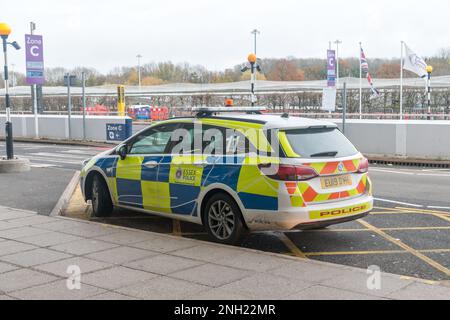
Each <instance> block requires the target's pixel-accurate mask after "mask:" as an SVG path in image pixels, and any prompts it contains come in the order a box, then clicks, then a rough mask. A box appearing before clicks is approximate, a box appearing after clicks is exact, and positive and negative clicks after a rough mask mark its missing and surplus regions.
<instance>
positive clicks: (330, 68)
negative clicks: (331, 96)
mask: <svg viewBox="0 0 450 320" xmlns="http://www.w3.org/2000/svg"><path fill="white" fill-rule="evenodd" d="M327 80H328V81H327V83H328V86H329V87H335V86H336V51H334V50H328V51H327Z"/></svg>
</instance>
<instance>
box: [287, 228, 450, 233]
mask: <svg viewBox="0 0 450 320" xmlns="http://www.w3.org/2000/svg"><path fill="white" fill-rule="evenodd" d="M379 229H380V230H382V231H415V230H416V231H420V230H450V227H402V228H379ZM368 231H371V230H370V229H324V230H304V231H302V232H312V233H320V232H368ZM287 233H295V232H287Z"/></svg>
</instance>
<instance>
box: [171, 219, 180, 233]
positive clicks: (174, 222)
mask: <svg viewBox="0 0 450 320" xmlns="http://www.w3.org/2000/svg"><path fill="white" fill-rule="evenodd" d="M172 233H173V234H174V235H175V236H181V224H180V221H178V220H172Z"/></svg>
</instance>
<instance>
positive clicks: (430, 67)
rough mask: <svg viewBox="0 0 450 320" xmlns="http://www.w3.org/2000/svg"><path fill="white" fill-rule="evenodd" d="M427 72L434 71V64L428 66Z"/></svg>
mask: <svg viewBox="0 0 450 320" xmlns="http://www.w3.org/2000/svg"><path fill="white" fill-rule="evenodd" d="M427 72H428V73H432V72H433V67H432V66H429V65H428V66H427Z"/></svg>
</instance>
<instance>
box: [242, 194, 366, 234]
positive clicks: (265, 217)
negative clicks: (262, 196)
mask: <svg viewBox="0 0 450 320" xmlns="http://www.w3.org/2000/svg"><path fill="white" fill-rule="evenodd" d="M372 209H373V197H372V196H370V195H364V196H362V197H358V198H355V199H351V200H346V201H337V202H332V203H326V204H318V205H313V206H308V207H305V208H292V209H289V210H282V211H276V212H273V211H272V212H267V211H256V210H247V211H246V212H245V213H244V219H245V222H246V224H247V226H248V228H249V229H250V230H253V231H268V230H271V231H275V230H291V229H313V228H321V227H326V226H330V225H334V224H339V223H344V222H348V221H352V220H356V219H360V218H362V217H364V216H366V215H368V214H369V213H370V211H372Z"/></svg>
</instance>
